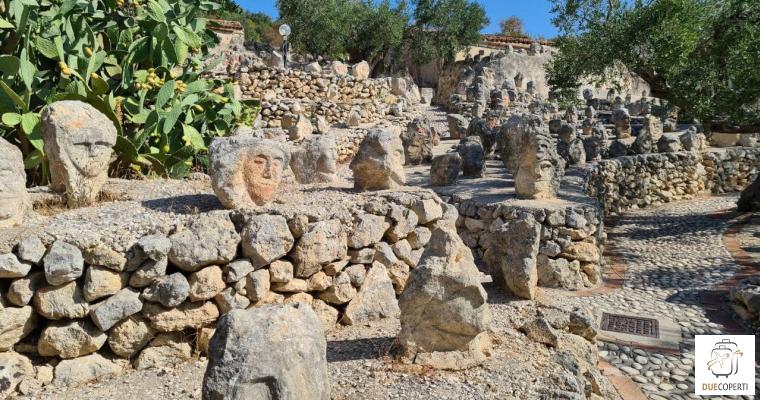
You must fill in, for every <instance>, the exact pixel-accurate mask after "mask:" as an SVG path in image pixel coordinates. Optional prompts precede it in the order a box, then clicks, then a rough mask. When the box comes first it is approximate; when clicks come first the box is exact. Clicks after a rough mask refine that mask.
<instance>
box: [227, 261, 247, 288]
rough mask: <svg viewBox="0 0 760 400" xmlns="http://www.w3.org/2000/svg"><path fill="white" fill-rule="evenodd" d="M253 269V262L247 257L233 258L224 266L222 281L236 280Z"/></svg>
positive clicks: (232, 281)
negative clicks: (233, 259)
mask: <svg viewBox="0 0 760 400" xmlns="http://www.w3.org/2000/svg"><path fill="white" fill-rule="evenodd" d="M253 270H254V268H253V264H251V262H250V261H249V260H248V259H246V258H243V259H240V260H235V261H233V262H231V263H229V264H227V266H226V267H224V276H225V278H224V281H225V282H227V283H234V282H238V281H240V280H241V279H243V278H245V276H246V275H248V274H249V273H251V272H253Z"/></svg>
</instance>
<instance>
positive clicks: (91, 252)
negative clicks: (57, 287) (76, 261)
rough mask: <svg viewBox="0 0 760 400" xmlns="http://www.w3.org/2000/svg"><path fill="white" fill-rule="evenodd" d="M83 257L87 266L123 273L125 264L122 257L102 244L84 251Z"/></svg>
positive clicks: (124, 258) (125, 261) (124, 259)
mask: <svg viewBox="0 0 760 400" xmlns="http://www.w3.org/2000/svg"><path fill="white" fill-rule="evenodd" d="M83 256H84V261H85V262H87V264H90V265H97V266H100V267H106V268H108V269H111V270H114V271H117V272H121V271H124V268H125V266H126V263H127V259H126V257H124V255H122V254H121V253H119V252H118V251H115V250H113V249H111V248H110V247H108V246H106V245H104V244H102V243H99V244H97V245H95V246H93V247H90V248H88V249H86V250H85V251H84V252H83Z"/></svg>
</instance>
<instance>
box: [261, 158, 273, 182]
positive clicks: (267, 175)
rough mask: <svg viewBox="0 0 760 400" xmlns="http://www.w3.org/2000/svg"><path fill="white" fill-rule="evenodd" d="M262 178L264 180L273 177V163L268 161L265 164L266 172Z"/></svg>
mask: <svg viewBox="0 0 760 400" xmlns="http://www.w3.org/2000/svg"><path fill="white" fill-rule="evenodd" d="M262 176H263V177H264V178H271V177H272V163H270V162H268V161H267V162H266V164H264V171H263V172H262Z"/></svg>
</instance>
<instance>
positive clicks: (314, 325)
mask: <svg viewBox="0 0 760 400" xmlns="http://www.w3.org/2000/svg"><path fill="white" fill-rule="evenodd" d="M326 353H327V342H326V341H325V337H324V333H323V329H322V323H321V322H320V320H319V318H318V317H317V315H316V314H315V313H314V311H312V309H311V307H309V306H306V305H303V304H299V303H293V304H287V305H267V306H263V307H259V308H252V309H249V310H233V311H230V313H229V314H227V315H225V316H223V317H222V318H221V319H220V320H219V323H218V324H217V328H216V332H215V333H214V336H213V337H212V338H211V343H210V345H209V354H208V359H209V362H208V367H207V368H206V374H205V376H204V378H203V399H204V400H222V399H244V398H245V399H279V400H301V399H315V400H316V399H319V400H327V399H329V398H330V381H329V377H328V371H327V357H326Z"/></svg>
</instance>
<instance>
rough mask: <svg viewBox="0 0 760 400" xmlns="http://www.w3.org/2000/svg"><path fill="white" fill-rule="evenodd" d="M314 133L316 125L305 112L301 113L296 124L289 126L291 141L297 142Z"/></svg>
mask: <svg viewBox="0 0 760 400" xmlns="http://www.w3.org/2000/svg"><path fill="white" fill-rule="evenodd" d="M312 133H314V126H313V125H312V124H311V121H309V118H308V117H306V116H305V115H304V114H299V115H298V117H297V119H296V122H295V124H293V126H291V127H290V128H288V136H289V137H290V140H291V141H294V142H297V141H299V140H303V139H305V138H307V137H309V136H310V135H311V134H312Z"/></svg>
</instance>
